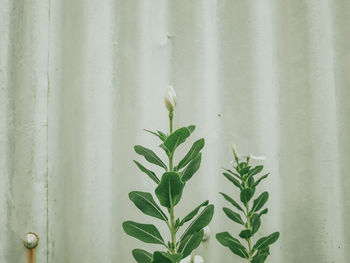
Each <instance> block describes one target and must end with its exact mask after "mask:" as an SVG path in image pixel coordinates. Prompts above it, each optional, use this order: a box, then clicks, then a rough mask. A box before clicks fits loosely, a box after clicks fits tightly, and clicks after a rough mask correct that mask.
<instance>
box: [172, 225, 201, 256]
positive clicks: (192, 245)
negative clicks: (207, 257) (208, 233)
mask: <svg viewBox="0 0 350 263" xmlns="http://www.w3.org/2000/svg"><path fill="white" fill-rule="evenodd" d="M203 235H204V231H203V229H202V230H200V231H199V232H197V233H195V234H193V235H191V236H187V238H185V239H184V240H182V241H181V242H180V246H179V250H178V251H179V252H180V253H181V254H182V258H185V257H187V256H188V255H190V254H191V253H192V251H193V250H195V249H196V248H197V247H199V245H200V244H201V242H202V239H203Z"/></svg>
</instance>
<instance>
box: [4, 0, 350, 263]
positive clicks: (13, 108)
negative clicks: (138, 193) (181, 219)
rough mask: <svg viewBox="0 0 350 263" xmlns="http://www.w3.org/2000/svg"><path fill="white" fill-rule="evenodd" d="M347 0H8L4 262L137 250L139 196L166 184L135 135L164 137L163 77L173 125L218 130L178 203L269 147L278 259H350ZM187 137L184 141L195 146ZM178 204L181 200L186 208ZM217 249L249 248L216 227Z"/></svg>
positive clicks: (227, 258) (211, 188) (287, 262)
mask: <svg viewBox="0 0 350 263" xmlns="http://www.w3.org/2000/svg"><path fill="white" fill-rule="evenodd" d="M349 17H350V2H349V1H347V0H286V1H278V0H244V1H243V0H190V1H189V0H172V1H171V0H168V1H166V0H148V1H147V0H138V1H137V0H103V1H101V0H25V1H16V0H0V38H1V39H0V40H1V41H0V262H1V263H22V262H23V263H24V262H27V261H26V260H27V259H26V251H25V249H24V247H23V244H22V241H21V239H22V237H23V235H24V233H26V232H28V231H34V232H36V233H37V234H39V236H40V244H39V247H38V248H37V252H36V253H37V263H77V262H86V263H112V262H113V263H122V262H123V263H131V262H134V260H133V259H132V256H131V250H132V249H133V248H135V247H143V248H145V247H146V248H151V247H152V246H150V245H144V244H142V243H141V242H139V241H137V240H135V239H133V238H131V237H129V236H126V235H125V234H124V232H123V231H122V228H121V223H122V221H124V220H127V219H134V220H138V221H144V222H151V221H153V220H152V219H151V218H144V219H143V216H142V215H141V213H140V212H139V211H138V210H137V209H136V208H135V207H134V206H133V204H132V203H131V202H130V201H129V199H128V195H127V194H128V192H129V191H131V190H144V191H152V189H153V187H154V185H153V183H152V182H151V181H149V180H148V179H147V178H145V177H144V176H143V175H141V173H140V172H139V171H138V170H137V168H136V167H135V165H134V164H133V163H132V160H133V159H135V158H138V156H136V154H135V153H134V151H133V145H134V144H143V145H145V146H148V147H154V148H156V147H157V141H156V140H155V139H154V138H152V137H151V136H149V135H148V134H146V133H144V132H142V129H143V128H148V129H162V130H165V129H166V128H167V126H168V124H167V114H166V111H165V109H164V106H163V95H164V92H165V87H166V86H167V85H168V84H173V85H174V87H175V89H176V91H177V94H178V100H179V103H178V107H177V109H176V113H175V123H176V126H180V125H189V124H196V125H197V130H196V132H195V135H196V136H194V137H196V138H199V137H200V136H203V137H205V138H206V147H205V150H204V153H203V154H204V155H203V160H202V167H201V170H200V172H199V173H198V174H197V175H196V176H195V177H194V178H193V180H192V181H191V182H190V183H189V184H188V186H187V188H186V191H185V193H184V196H183V197H184V199H183V201H182V203H181V204H180V205H179V208H177V210H178V213H179V215H183V214H184V213H185V212H187V211H188V210H189V209H191V208H193V207H194V206H195V205H196V204H199V203H200V202H201V201H202V200H205V199H207V198H209V199H210V200H211V201H212V202H213V203H214V204H215V205H216V215H215V217H214V219H213V221H212V223H211V230H212V233H215V232H218V231H223V230H231V232H235V231H238V229H239V228H238V227H237V226H234V225H233V224H232V223H231V222H230V221H229V220H228V219H226V218H225V217H224V215H223V213H222V211H221V208H220V207H222V206H223V205H224V204H225V203H224V201H223V200H222V198H220V196H219V195H218V192H219V191H225V192H231V194H232V195H234V192H233V187H232V186H231V185H229V184H227V183H226V181H225V179H224V177H223V176H221V175H220V173H221V167H222V166H228V165H229V164H230V160H231V159H232V156H231V150H230V145H231V142H232V141H235V143H236V144H237V146H238V148H239V149H240V150H241V151H242V152H252V153H255V154H261V155H266V156H267V158H268V159H267V162H266V169H267V170H268V171H270V172H271V177H270V178H269V179H268V180H266V181H265V182H264V183H263V184H262V186H261V188H260V190H268V191H269V192H270V200H269V203H268V207H269V210H270V212H269V214H268V215H267V216H265V217H264V220H263V227H262V230H261V232H260V235H264V234H268V233H270V232H272V231H275V230H279V231H280V232H281V238H280V240H279V242H278V243H276V244H275V245H274V246H273V247H272V255H271V257H270V258H269V259H268V262H272V263H280V262H283V263H296V262H303V263H331V262H335V263H346V262H347V259H349V258H350V252H349V251H350V232H349V231H350V230H349V229H350V191H349V190H348V188H349V187H350V177H349V174H348V171H349V170H350V162H349V160H350V119H349V118H350V117H349V116H350V103H349V100H350V19H349ZM185 150H186V147H184V150H183V151H185ZM181 211H182V212H181ZM197 253H199V254H201V255H202V256H203V257H204V258H205V261H206V262H211V263H215V262H243V261H242V260H241V261H240V259H239V258H237V257H236V256H233V255H232V254H231V253H230V252H229V251H228V250H227V249H225V248H224V247H221V246H220V245H219V244H218V243H217V242H216V240H215V238H212V239H211V240H210V242H209V244H208V245H207V246H204V247H201V248H200V249H199V250H198V251H197Z"/></svg>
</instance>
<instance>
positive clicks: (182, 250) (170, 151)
mask: <svg viewBox="0 0 350 263" xmlns="http://www.w3.org/2000/svg"><path fill="white" fill-rule="evenodd" d="M165 106H166V108H167V109H168V111H169V126H170V129H169V133H166V132H165V133H164V132H161V131H156V132H153V131H148V130H147V132H150V133H151V134H153V135H155V136H157V137H158V138H159V139H160V145H159V147H160V148H161V149H162V150H163V151H164V152H165V155H166V156H167V159H168V160H167V161H168V164H166V162H164V161H163V160H162V159H161V158H160V157H158V156H157V155H156V154H155V153H154V152H153V151H152V150H151V149H148V148H146V147H143V146H141V145H136V146H135V147H134V149H135V152H136V153H137V154H139V155H141V156H143V157H144V158H145V160H146V161H147V162H149V163H151V164H154V165H156V166H159V167H161V168H162V169H163V171H162V175H161V177H160V178H159V177H158V176H157V175H156V173H155V172H153V171H152V170H149V169H148V168H146V167H145V166H143V165H142V164H141V163H139V162H137V161H134V162H135V164H136V165H137V166H138V168H139V169H140V170H141V171H142V172H143V173H145V174H146V175H147V176H148V177H149V178H150V179H151V180H152V181H153V182H154V183H155V189H154V193H155V196H156V197H157V199H158V202H159V204H160V206H163V207H164V208H165V209H164V210H165V211H164V210H163V209H162V208H161V207H160V206H159V205H158V202H156V200H155V199H154V198H153V195H152V194H151V193H149V192H141V191H133V192H130V193H129V198H130V200H131V201H132V202H133V203H134V204H135V205H136V207H137V208H138V209H140V210H141V211H142V212H143V213H144V214H145V215H147V216H151V217H153V218H156V219H158V220H159V221H161V222H163V223H165V224H166V226H167V228H168V231H167V233H165V234H168V237H169V239H170V240H169V241H165V239H164V233H162V234H161V233H160V231H159V230H158V229H157V227H156V226H155V225H153V224H143V223H137V222H134V221H126V222H124V223H123V229H124V231H125V233H126V234H128V235H130V236H132V237H134V238H137V239H138V240H140V241H142V242H144V243H151V244H156V245H161V246H162V247H163V249H165V250H157V251H154V252H153V253H150V252H148V251H145V250H143V249H139V248H137V249H134V250H133V251H132V255H133V256H134V258H135V260H136V261H137V262H138V263H178V262H180V260H182V259H184V258H186V257H187V256H189V255H190V254H191V253H192V251H193V250H195V249H196V248H197V247H198V246H199V245H200V243H201V241H202V239H203V236H204V230H203V229H204V227H206V226H207V225H208V224H209V223H210V221H211V219H212V217H213V214H214V205H212V204H209V201H208V200H206V201H204V202H202V203H201V204H200V205H199V206H197V207H196V208H195V209H193V210H192V211H191V212H190V213H188V214H187V215H186V216H185V217H183V218H182V219H181V218H179V217H176V214H175V206H176V205H177V204H178V203H179V202H180V200H181V197H182V193H183V190H184V188H185V185H186V183H187V181H188V180H190V179H191V178H192V176H193V175H194V174H195V173H196V172H197V171H198V170H199V167H200V163H201V156H202V154H201V150H202V148H203V147H204V139H203V138H201V139H199V140H197V141H196V142H194V143H193V145H192V147H191V148H190V149H189V151H188V153H187V154H186V155H185V156H184V157H183V158H182V159H180V161H179V162H178V163H177V164H176V165H174V163H175V162H174V155H175V150H176V149H177V148H178V147H179V146H180V145H181V144H182V143H184V142H185V141H186V140H187V138H189V137H190V135H191V134H192V133H193V131H194V130H195V126H194V125H191V126H187V127H182V128H179V129H176V130H175V131H173V117H174V113H173V111H174V107H175V106H176V94H175V91H174V89H173V88H172V87H169V89H168V92H167V94H166V97H165ZM197 214H199V215H197ZM187 224H188V226H187V227H186V228H185V230H184V231H182V234H181V236H180V237H178V234H179V231H180V229H181V230H182V228H183V227H184V226H186V225H187Z"/></svg>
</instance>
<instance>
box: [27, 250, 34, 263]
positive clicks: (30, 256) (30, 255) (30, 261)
mask: <svg viewBox="0 0 350 263" xmlns="http://www.w3.org/2000/svg"><path fill="white" fill-rule="evenodd" d="M27 255H28V263H35V248H33V249H27Z"/></svg>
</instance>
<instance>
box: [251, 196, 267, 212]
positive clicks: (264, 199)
mask: <svg viewBox="0 0 350 263" xmlns="http://www.w3.org/2000/svg"><path fill="white" fill-rule="evenodd" d="M268 198H269V193H268V192H263V193H262V194H261V195H259V197H258V198H257V199H255V200H254V202H253V207H252V210H251V211H252V212H256V211H259V210H260V209H261V208H262V207H263V206H264V204H265V203H266V202H267V199H268Z"/></svg>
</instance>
